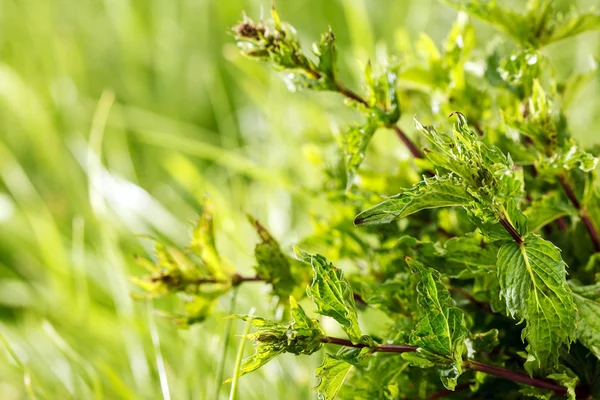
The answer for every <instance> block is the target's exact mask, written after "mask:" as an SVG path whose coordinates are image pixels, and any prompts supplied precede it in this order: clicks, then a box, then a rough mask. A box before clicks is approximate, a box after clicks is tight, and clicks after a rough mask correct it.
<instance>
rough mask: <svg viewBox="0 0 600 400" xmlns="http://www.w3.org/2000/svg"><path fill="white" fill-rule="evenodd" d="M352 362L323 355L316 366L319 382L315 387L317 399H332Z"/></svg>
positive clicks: (342, 382)
mask: <svg viewBox="0 0 600 400" xmlns="http://www.w3.org/2000/svg"><path fill="white" fill-rule="evenodd" d="M351 368H352V364H350V363H348V362H347V361H345V360H343V359H338V358H334V357H332V356H331V355H329V354H326V355H325V359H324V360H323V364H321V366H320V367H319V368H317V378H318V379H319V384H318V385H317V386H316V387H315V389H316V390H317V396H318V398H319V400H332V399H334V398H335V396H336V395H337V394H338V392H339V391H340V389H341V387H342V385H343V384H344V380H345V379H346V376H347V375H348V372H350V369H351Z"/></svg>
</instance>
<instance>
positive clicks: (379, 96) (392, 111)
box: [365, 62, 400, 126]
mask: <svg viewBox="0 0 600 400" xmlns="http://www.w3.org/2000/svg"><path fill="white" fill-rule="evenodd" d="M375 67H376V68H374V67H373V65H372V64H371V62H368V63H367V66H366V67H365V84H366V86H367V92H368V95H367V103H368V104H369V109H368V118H370V119H374V120H375V121H377V122H378V123H380V124H381V125H384V126H390V125H392V124H395V123H396V122H398V120H399V119H400V103H399V100H398V93H397V91H396V86H397V81H398V71H397V67H395V66H375Z"/></svg>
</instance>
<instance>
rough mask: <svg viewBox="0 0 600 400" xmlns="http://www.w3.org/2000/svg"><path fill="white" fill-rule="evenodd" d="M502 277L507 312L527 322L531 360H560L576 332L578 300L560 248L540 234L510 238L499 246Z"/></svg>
mask: <svg viewBox="0 0 600 400" xmlns="http://www.w3.org/2000/svg"><path fill="white" fill-rule="evenodd" d="M498 279H499V281H500V288H501V293H502V296H503V297H504V299H505V301H506V307H507V310H508V312H509V313H510V315H511V316H512V317H513V318H517V319H519V320H523V319H524V320H525V321H526V324H527V325H526V327H525V329H524V330H523V333H522V337H523V339H527V342H528V346H527V350H528V351H529V354H530V357H531V359H530V360H529V361H528V363H527V364H526V366H528V367H529V369H530V370H533V369H539V368H544V367H546V366H547V367H550V368H552V367H554V366H556V365H557V364H558V353H559V350H560V347H561V345H563V344H568V343H570V342H571V341H572V340H573V339H574V334H575V305H574V304H573V296H572V293H571V290H570V289H569V286H568V285H567V281H566V264H565V263H564V261H563V260H562V258H561V255H560V250H559V249H558V248H557V247H556V246H554V245H553V244H552V243H550V242H548V241H546V240H544V239H542V238H541V237H540V236H538V235H535V234H530V235H528V236H527V237H526V238H525V241H524V243H522V244H517V243H515V242H509V243H506V244H505V245H503V246H502V247H501V248H500V251H499V252H498Z"/></svg>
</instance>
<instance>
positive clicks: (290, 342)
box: [234, 297, 325, 376]
mask: <svg viewBox="0 0 600 400" xmlns="http://www.w3.org/2000/svg"><path fill="white" fill-rule="evenodd" d="M290 310H291V314H292V318H293V319H292V321H291V322H290V323H289V324H287V325H283V324H280V323H278V322H275V321H271V320H268V319H265V318H261V317H254V316H249V315H234V317H235V318H239V319H242V320H244V321H248V320H250V323H251V324H252V326H254V327H255V328H257V329H256V331H255V332H253V333H251V334H249V335H247V336H246V338H247V339H250V340H252V341H254V346H255V353H254V354H253V355H252V356H250V357H248V358H247V359H245V360H244V362H243V363H242V367H241V371H240V376H242V375H245V374H247V373H249V372H252V371H255V370H257V369H258V368H260V367H262V366H263V365H265V364H266V363H268V362H269V361H270V360H272V359H273V358H274V357H276V356H277V355H279V354H281V353H292V354H296V355H298V354H306V355H308V354H312V353H314V352H316V351H318V350H319V349H320V348H321V347H322V346H323V343H321V340H320V339H321V337H323V336H325V333H324V332H323V330H322V329H321V327H320V325H319V322H318V321H317V320H316V319H311V318H308V316H307V315H306V313H305V312H304V310H303V309H302V307H300V305H299V304H298V303H297V302H296V300H295V299H294V298H293V297H290Z"/></svg>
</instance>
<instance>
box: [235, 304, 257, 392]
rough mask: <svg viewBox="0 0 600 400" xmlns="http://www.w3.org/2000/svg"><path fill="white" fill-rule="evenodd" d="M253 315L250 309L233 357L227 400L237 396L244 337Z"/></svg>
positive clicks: (244, 342)
mask: <svg viewBox="0 0 600 400" xmlns="http://www.w3.org/2000/svg"><path fill="white" fill-rule="evenodd" d="M253 314H254V307H253V308H251V309H250V311H249V312H248V315H249V316H250V318H248V321H246V325H245V326H244V333H243V334H242V338H241V339H240V345H239V346H238V351H237V355H236V357H235V366H234V370H233V378H232V380H231V391H230V392H229V400H235V399H236V395H237V387H238V382H239V380H240V370H241V367H242V358H244V347H245V346H246V336H247V335H248V332H250V327H251V326H252V325H251V322H252V315H253Z"/></svg>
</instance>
